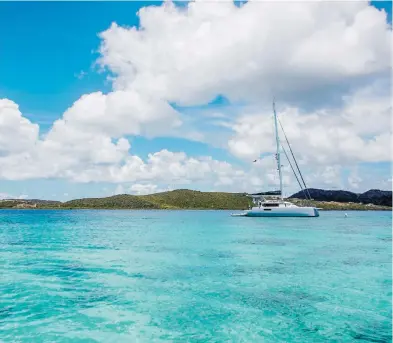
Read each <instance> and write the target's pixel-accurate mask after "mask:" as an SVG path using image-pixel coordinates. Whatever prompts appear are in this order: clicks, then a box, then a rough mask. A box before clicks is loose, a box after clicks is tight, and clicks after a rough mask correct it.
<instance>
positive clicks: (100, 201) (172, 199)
mask: <svg viewBox="0 0 393 343" xmlns="http://www.w3.org/2000/svg"><path fill="white" fill-rule="evenodd" d="M248 203H249V199H248V198H247V197H246V196H245V195H244V194H236V193H219V192H199V191H191V190H187V189H179V190H175V191H171V192H163V193H156V194H151V195H139V196H138V195H127V194H121V195H114V196H111V197H107V198H85V199H76V200H71V201H67V202H65V203H63V204H62V205H61V207H63V208H108V209H109V208H119V209H245V208H247V206H248Z"/></svg>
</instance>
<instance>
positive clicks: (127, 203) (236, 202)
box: [0, 189, 391, 210]
mask: <svg viewBox="0 0 393 343" xmlns="http://www.w3.org/2000/svg"><path fill="white" fill-rule="evenodd" d="M327 192H330V191H327ZM379 192H381V191H379ZM366 193H367V192H366ZM324 194H325V195H326V193H324ZM367 194H368V198H370V192H368V193H367ZM372 194H373V195H375V194H377V195H378V194H382V193H378V192H375V191H373V192H372ZM333 195H334V196H333V197H332V199H329V198H328V200H327V201H317V200H318V199H317V200H312V201H310V200H305V199H299V198H292V197H294V196H292V197H291V198H290V199H289V200H290V201H291V202H293V203H295V204H297V205H300V206H315V207H318V208H321V209H324V210H391V206H390V207H388V206H381V205H376V204H362V203H359V202H352V201H348V202H342V200H343V199H341V198H340V197H339V201H337V200H336V199H337V193H335V194H333ZM346 195H347V194H345V196H346ZM382 195H383V196H385V195H386V194H382ZM332 200H333V201H332ZM351 200H352V198H351ZM250 204H251V200H250V198H249V197H247V195H246V194H245V193H224V192H199V191H191V190H188V189H178V190H175V191H170V192H163V193H156V194H150V195H129V194H121V195H114V196H110V197H106V198H85V199H76V200H71V201H67V202H64V203H61V202H58V201H45V200H0V208H41V209H44V208H47V209H48V208H56V209H59V208H63V209H78V208H80V209H221V210H225V209H228V210H244V209H246V208H248V207H249V206H250Z"/></svg>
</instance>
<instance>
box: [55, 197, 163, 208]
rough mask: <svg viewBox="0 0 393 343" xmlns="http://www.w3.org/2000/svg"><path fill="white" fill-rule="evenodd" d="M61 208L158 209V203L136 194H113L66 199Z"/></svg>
mask: <svg viewBox="0 0 393 343" xmlns="http://www.w3.org/2000/svg"><path fill="white" fill-rule="evenodd" d="M61 207H63V208H102V209H105V208H107V209H113V208H119V209H158V208H160V207H159V206H158V205H156V204H154V203H152V202H149V201H146V200H144V199H143V198H142V197H139V196H136V195H128V194H121V195H114V196H111V197H107V198H84V199H75V200H71V201H67V202H65V203H63V204H62V205H61Z"/></svg>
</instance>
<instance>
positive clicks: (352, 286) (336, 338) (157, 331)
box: [0, 210, 392, 343]
mask: <svg viewBox="0 0 393 343" xmlns="http://www.w3.org/2000/svg"><path fill="white" fill-rule="evenodd" d="M347 213H348V217H345V216H344V213H343V212H321V216H320V217H319V218H245V217H230V216H229V215H230V212H227V211H126V210H119V211H110V210H109V211H99V210H92V211H90V210H58V211H56V210H1V211H0V342H28V343H35V342H40V343H43V342H78V343H79V342H86V343H87V342H116V343H117V342H119V343H121V342H127V343H130V342H131V343H133V342H136V343H137V342H149V343H150V342H216V343H218V342H252V343H254V342H264V343H269V342H275V343H276V342H289V343H292V342H299V343H306V342H313V343H314V342H315V343H316V342H340V343H341V342H391V341H392V340H391V335H392V310H391V305H392V303H391V300H392V298H391V297H392V282H391V277H392V265H391V258H392V230H391V223H392V214H391V213H390V212H347Z"/></svg>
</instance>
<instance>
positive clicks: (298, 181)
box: [281, 145, 308, 199]
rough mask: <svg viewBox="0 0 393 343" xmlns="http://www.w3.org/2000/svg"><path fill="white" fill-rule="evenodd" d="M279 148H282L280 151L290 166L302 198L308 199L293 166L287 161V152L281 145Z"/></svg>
mask: <svg viewBox="0 0 393 343" xmlns="http://www.w3.org/2000/svg"><path fill="white" fill-rule="evenodd" d="M281 148H282V151H284V155H285V157H286V158H287V160H288V163H289V165H290V166H291V169H292V171H293V175H295V177H296V180H297V183H298V184H299V186H300V189H301V190H302V191H303V194H304V197H305V198H306V199H308V197H307V194H306V192H305V190H304V188H303V186H302V184H301V183H300V180H299V178H298V177H297V174H296V172H295V169H294V168H293V165H292V163H291V161H290V159H289V156H288V154H287V151H286V150H285V148H284V147H283V146H282V145H281Z"/></svg>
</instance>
